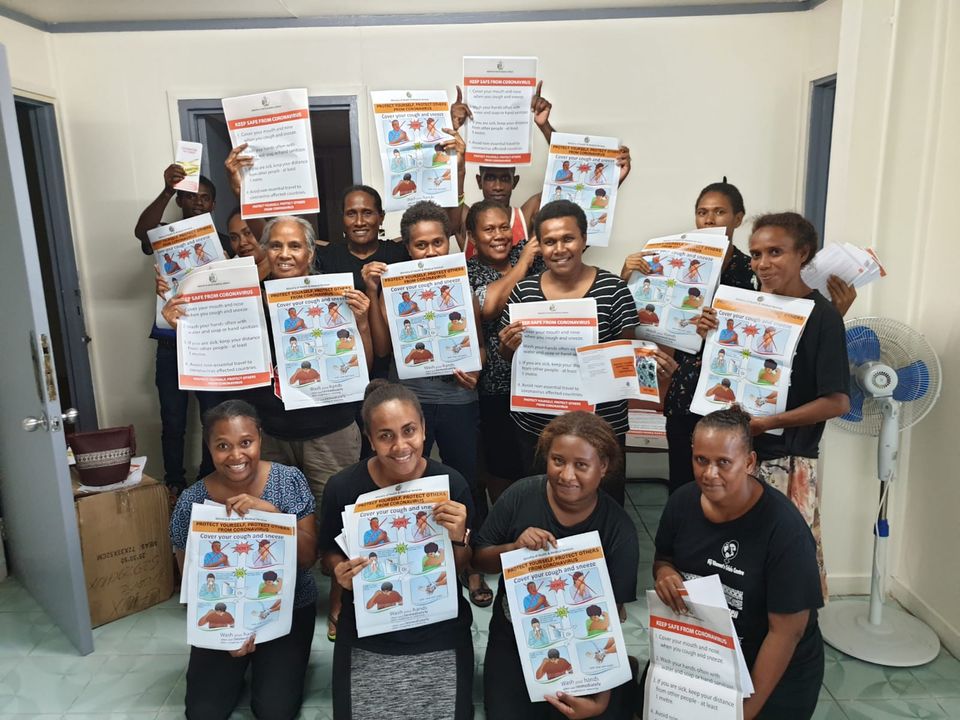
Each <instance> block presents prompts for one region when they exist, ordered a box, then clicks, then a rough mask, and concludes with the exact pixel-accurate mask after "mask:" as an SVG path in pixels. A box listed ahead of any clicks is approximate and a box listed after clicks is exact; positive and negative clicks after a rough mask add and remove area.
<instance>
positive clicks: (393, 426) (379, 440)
mask: <svg viewBox="0 0 960 720" xmlns="http://www.w3.org/2000/svg"><path fill="white" fill-rule="evenodd" d="M363 425H364V428H365V431H366V433H367V436H368V438H369V439H370V444H371V446H372V447H373V451H374V456H373V457H372V458H370V459H368V460H362V461H360V462H359V463H357V464H356V465H353V466H352V467H349V468H347V469H346V470H343V471H342V472H340V473H337V474H336V475H335V476H334V477H332V478H330V482H329V483H328V485H327V490H326V493H325V494H324V497H323V505H322V509H321V523H320V539H319V548H320V551H321V552H322V553H323V556H324V565H325V567H326V568H327V569H328V570H329V571H331V572H332V573H333V574H334V575H335V577H336V581H337V583H338V584H339V586H340V587H341V588H342V589H343V593H344V603H343V608H342V609H341V612H340V621H339V625H338V630H337V641H336V647H335V648H334V654H333V712H334V717H335V718H338V720H348V719H349V718H372V717H382V718H402V717H409V716H410V712H411V711H410V708H413V707H421V706H422V705H423V704H424V702H425V700H429V703H428V704H429V706H431V707H435V708H437V712H436V713H433V714H429V715H426V714H424V715H423V716H424V717H432V718H433V717H436V718H440V717H443V718H452V719H453V720H466V719H467V718H469V717H472V715H473V704H472V703H473V697H472V696H473V638H472V634H471V631H470V625H471V623H472V622H473V618H472V613H471V612H470V605H469V604H468V603H467V602H466V601H465V600H464V599H463V597H462V594H461V593H460V591H459V588H458V589H457V597H458V607H459V613H458V615H457V617H456V618H454V619H452V620H445V621H442V622H438V623H434V624H431V625H424V626H422V627H417V628H412V629H408V630H398V631H394V632H387V633H381V634H377V635H370V636H367V637H363V638H360V637H358V636H357V625H356V623H357V620H356V609H355V607H354V602H355V600H354V594H353V578H354V576H355V575H357V574H359V573H361V572H363V570H364V568H367V567H368V566H370V565H371V563H372V562H373V560H374V559H375V558H374V557H371V556H372V555H373V553H367V552H366V551H364V552H363V553H362V554H361V555H360V556H359V557H356V558H347V557H346V556H345V555H344V554H343V551H342V550H341V549H340V547H339V545H338V544H337V541H336V537H337V535H338V534H339V533H340V529H341V528H342V527H343V519H342V517H341V514H342V513H343V512H344V509H345V508H346V507H347V506H348V505H352V504H354V503H355V502H356V500H357V498H358V497H360V495H363V494H364V493H367V492H372V491H375V490H377V489H380V488H387V487H391V486H393V485H397V484H399V483H402V482H406V481H409V480H414V479H417V478H422V477H429V476H434V475H447V476H448V477H449V480H450V500H448V501H446V502H441V503H439V504H437V505H435V506H434V508H433V515H432V517H431V518H430V522H432V523H434V524H435V525H436V526H439V527H442V528H443V529H444V530H445V531H446V532H448V533H449V534H450V537H451V538H452V540H453V545H454V554H455V557H456V566H457V569H458V570H462V569H465V568H466V567H467V565H468V564H469V563H470V557H471V552H470V548H469V547H468V546H467V545H466V540H467V537H468V532H469V531H468V530H467V527H468V518H469V516H470V515H472V514H473V500H472V498H471V496H470V488H469V487H468V486H467V483H466V481H465V480H464V479H463V476H462V475H461V474H460V473H459V472H457V471H456V470H455V469H454V468H452V467H447V466H446V465H441V464H440V463H438V462H436V461H435V460H431V459H430V458H429V457H425V446H424V443H425V441H426V438H427V432H426V424H425V422H424V415H423V411H422V410H421V407H420V402H419V401H418V400H417V397H416V396H415V395H414V394H413V393H412V392H411V391H410V390H409V389H408V388H406V387H405V386H403V385H399V384H394V383H388V382H386V381H384V380H374V381H373V382H371V383H370V386H369V387H368V389H367V398H366V399H365V400H364V402H363ZM384 584H385V585H386V584H387V583H384ZM383 592H385V593H390V592H393V593H394V594H396V593H395V591H394V590H393V588H392V586H391V588H390V589H389V590H385V591H383ZM380 597H381V598H384V597H385V596H382V595H381V596H380ZM390 598H393V601H396V598H395V597H393V596H390ZM390 598H387V599H385V600H384V602H389V601H391V600H390ZM414 675H415V676H419V677H428V678H430V691H429V694H428V695H426V696H425V695H424V690H423V687H422V686H421V685H420V684H419V683H416V682H411V677H413V676H414Z"/></svg>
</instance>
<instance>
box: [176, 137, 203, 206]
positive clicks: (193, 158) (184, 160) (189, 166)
mask: <svg viewBox="0 0 960 720" xmlns="http://www.w3.org/2000/svg"><path fill="white" fill-rule="evenodd" d="M202 158H203V145H201V144H200V143H196V142H188V141H187V140H178V141H177V152H176V154H175V155H174V159H173V161H174V162H175V163H176V164H177V165H179V166H180V167H182V168H183V172H184V173H185V174H186V177H185V178H184V179H183V180H181V181H180V182H178V183H177V184H176V185H174V186H173V189H174V190H183V191H184V192H190V193H195V192H197V191H198V190H199V189H200V161H201V160H202Z"/></svg>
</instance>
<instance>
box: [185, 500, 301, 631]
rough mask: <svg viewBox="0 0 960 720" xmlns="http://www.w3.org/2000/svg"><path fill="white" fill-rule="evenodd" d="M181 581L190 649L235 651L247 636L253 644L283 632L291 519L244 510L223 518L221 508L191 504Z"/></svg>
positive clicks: (290, 575) (289, 594)
mask: <svg viewBox="0 0 960 720" xmlns="http://www.w3.org/2000/svg"><path fill="white" fill-rule="evenodd" d="M183 583H184V584H185V585H186V586H187V593H186V596H187V598H186V604H187V642H188V643H189V644H190V645H193V646H194V647H200V648H210V649H213V650H237V649H239V648H240V647H241V646H242V645H243V643H244V642H245V641H246V639H247V638H248V637H249V636H250V634H251V633H256V643H257V644H260V643H262V642H267V641H268V640H274V639H276V638H278V637H282V636H284V635H286V634H287V633H289V632H290V625H291V621H292V618H293V596H294V592H295V590H296V585H297V518H296V516H295V515H288V514H285V513H268V512H260V511H257V510H252V511H250V512H248V513H247V514H246V515H245V516H244V517H242V518H241V517H239V516H238V515H236V514H232V515H231V516H230V517H227V515H226V510H225V508H224V507H223V506H222V505H217V504H203V505H200V504H196V503H195V504H194V505H193V507H192V509H191V511H190V532H189V535H188V537H187V547H186V560H185V562H184V579H183ZM181 602H183V597H182V596H181Z"/></svg>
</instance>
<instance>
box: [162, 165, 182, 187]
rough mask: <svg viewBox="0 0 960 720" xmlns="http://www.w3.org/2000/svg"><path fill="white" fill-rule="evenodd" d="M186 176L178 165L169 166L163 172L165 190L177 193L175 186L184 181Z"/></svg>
mask: <svg viewBox="0 0 960 720" xmlns="http://www.w3.org/2000/svg"><path fill="white" fill-rule="evenodd" d="M186 176H187V173H186V171H185V170H184V169H183V168H182V167H181V166H179V165H177V164H176V163H171V164H170V165H167V169H166V170H164V171H163V189H164V190H165V191H166V192H168V193H174V192H176V191H175V190H174V189H173V186H174V185H176V184H177V183H179V182H180V181H181V180H183V179H184V178H185V177H186Z"/></svg>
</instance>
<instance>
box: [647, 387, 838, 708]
mask: <svg viewBox="0 0 960 720" xmlns="http://www.w3.org/2000/svg"><path fill="white" fill-rule="evenodd" d="M752 425H753V419H752V418H751V417H750V415H748V414H747V413H746V412H744V411H743V409H741V408H740V407H739V406H737V405H734V406H733V407H730V408H727V409H726V410H718V411H717V412H714V413H711V414H710V415H707V416H706V417H704V418H703V419H702V420H700V422H699V423H697V426H696V430H695V431H694V434H693V456H694V475H695V476H696V484H694V483H690V484H688V485H685V486H684V487H682V488H681V489H680V490H678V491H677V492H675V493H674V494H673V495H671V496H670V499H669V500H668V501H667V505H666V507H665V508H664V510H663V516H662V517H661V518H660V528H659V529H658V530H657V537H656V555H655V556H654V564H653V573H654V580H655V589H656V592H657V596H658V597H659V598H660V599H661V600H662V601H663V602H664V603H666V604H667V605H669V606H670V607H671V608H672V609H673V610H674V611H676V612H684V611H685V610H686V606H685V605H684V602H683V598H682V596H681V594H680V593H681V590H682V589H683V583H684V578H685V577H686V578H693V577H703V576H707V575H714V574H718V575H719V576H720V580H721V582H722V583H723V585H724V593H725V595H726V597H727V602H728V604H729V605H730V610H731V611H732V613H731V614H732V615H733V623H734V626H735V627H736V629H737V634H738V635H739V636H740V638H741V645H742V647H743V653H744V659H745V660H746V663H747V667H748V668H749V669H750V677H751V679H752V681H753V687H754V693H753V695H751V696H750V697H749V698H748V699H746V700H745V701H744V703H743V716H744V718H746V720H753V719H754V718H769V719H770V720H809V718H810V717H812V715H813V712H814V709H815V708H816V705H817V697H818V695H819V693H820V686H821V683H822V681H823V662H824V660H823V657H824V656H823V639H822V638H821V636H820V629H819V626H818V625H817V609H818V608H821V607H823V598H822V597H821V594H820V578H819V573H818V571H817V555H816V546H815V544H814V541H813V537H812V536H811V534H810V531H809V529H808V528H807V526H806V523H805V522H804V519H803V517H801V515H800V513H799V512H797V509H796V508H795V507H793V505H791V503H790V501H789V500H787V499H786V498H785V497H784V496H783V494H781V493H779V492H775V491H774V490H773V488H771V487H770V486H769V485H768V484H766V483H764V482H761V481H758V480H757V471H758V465H757V454H756V453H755V452H753V439H752V433H753V429H752Z"/></svg>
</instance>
